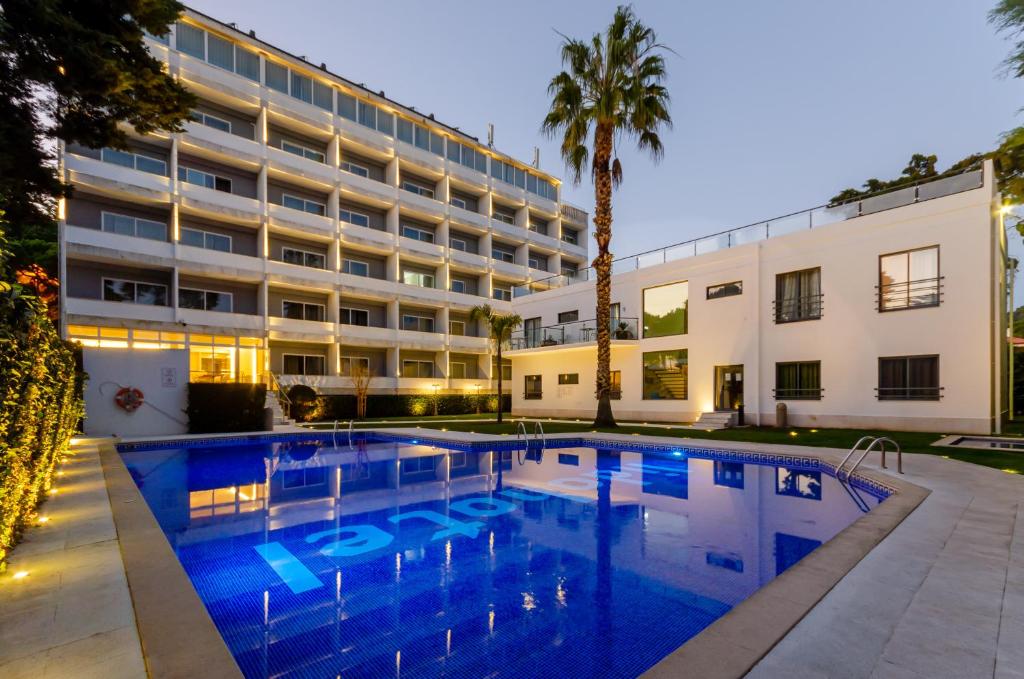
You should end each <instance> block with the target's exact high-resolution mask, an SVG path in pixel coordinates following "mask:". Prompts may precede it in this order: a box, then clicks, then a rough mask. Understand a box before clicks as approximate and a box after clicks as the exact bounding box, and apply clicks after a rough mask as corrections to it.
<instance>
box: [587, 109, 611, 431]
mask: <svg viewBox="0 0 1024 679" xmlns="http://www.w3.org/2000/svg"><path fill="white" fill-rule="evenodd" d="M612 132H613V130H612V125H611V124H610V123H598V124H597V129H596V131H595V134H594V199H595V201H596V203H597V205H596V207H595V209H594V227H595V228H594V239H595V240H596V241H597V257H595V258H594V261H593V266H594V271H595V272H596V273H597V310H596V314H595V317H596V319H597V389H596V394H597V416H596V417H595V418H594V426H595V427H615V426H616V424H615V416H614V415H612V400H611V360H612V345H611V328H610V327H609V325H610V324H611V302H612V299H611V298H612V254H611V251H610V250H609V248H610V246H611V240H612V173H611V165H610V161H611V155H612Z"/></svg>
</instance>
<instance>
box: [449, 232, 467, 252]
mask: <svg viewBox="0 0 1024 679" xmlns="http://www.w3.org/2000/svg"><path fill="white" fill-rule="evenodd" d="M448 247H450V248H451V249H452V250H458V251H460V252H466V241H464V240H463V239H461V238H456V237H455V236H451V237H450V238H448Z"/></svg>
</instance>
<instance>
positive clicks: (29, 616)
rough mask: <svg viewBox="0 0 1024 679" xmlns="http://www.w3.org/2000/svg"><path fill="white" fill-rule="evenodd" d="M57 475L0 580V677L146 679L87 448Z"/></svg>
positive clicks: (98, 474)
mask: <svg viewBox="0 0 1024 679" xmlns="http://www.w3.org/2000/svg"><path fill="white" fill-rule="evenodd" d="M60 471H62V472H63V474H62V475H61V476H59V477H58V478H57V484H56V487H57V489H58V492H57V494H56V495H54V496H53V497H51V498H49V499H48V500H47V501H46V503H45V504H44V505H43V507H42V510H43V511H42V515H43V516H47V517H49V521H48V522H46V523H45V524H42V525H39V526H35V527H33V528H32V529H30V530H29V531H28V532H27V534H26V535H25V538H24V540H23V541H22V542H21V543H20V544H19V545H18V547H17V548H16V549H15V550H14V552H13V553H12V555H11V559H10V563H9V564H8V571H7V573H5V574H4V575H3V576H2V577H0V677H3V678H4V679H22V678H23V677H24V678H26V679H27V678H29V677H31V678H32V679H48V678H50V677H54V678H57V677H59V678H60V679H67V678H68V677H74V678H75V679H88V678H92V677H95V678H96V679H122V678H124V679H134V678H136V677H140V678H141V677H145V676H146V667H145V664H144V662H143V659H142V648H141V646H140V645H139V637H138V633H137V632H136V629H135V614H134V611H133V609H132V601H131V596H130V594H129V592H128V582H127V580H126V579H125V575H124V567H123V565H122V563H121V552H120V549H119V548H118V542H117V534H116V532H115V531H114V523H113V520H112V518H111V514H110V502H109V500H108V498H107V489H106V485H105V484H104V481H103V471H102V469H101V468H100V460H99V455H98V454H97V449H96V446H95V445H81V446H75V448H74V454H73V455H71V456H69V457H68V459H67V461H66V462H65V463H64V464H63V465H62V466H61V468H60ZM19 571H25V572H28V575H27V576H26V577H24V578H21V579H16V578H15V577H14V574H15V573H18V572H19Z"/></svg>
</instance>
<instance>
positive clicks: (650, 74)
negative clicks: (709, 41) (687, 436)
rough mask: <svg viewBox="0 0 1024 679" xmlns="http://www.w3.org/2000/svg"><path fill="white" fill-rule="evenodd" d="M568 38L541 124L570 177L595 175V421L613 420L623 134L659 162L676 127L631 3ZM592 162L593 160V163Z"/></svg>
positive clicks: (648, 37)
mask: <svg viewBox="0 0 1024 679" xmlns="http://www.w3.org/2000/svg"><path fill="white" fill-rule="evenodd" d="M562 37H563V42H562V66H563V70H562V71H561V72H560V73H559V74H558V75H556V76H555V77H554V78H552V79H551V83H550V84H549V85H548V94H549V95H550V96H551V108H550V110H549V111H548V114H547V116H546V117H545V118H544V124H543V129H544V131H545V132H546V133H547V134H548V135H549V136H558V135H561V153H562V158H563V159H564V160H565V163H566V165H567V166H568V168H569V172H570V175H571V177H572V180H573V183H575V184H577V185H578V184H579V183H580V181H581V179H582V176H583V172H584V170H585V169H586V167H587V165H588V164H589V165H590V172H591V175H592V179H593V182H594V201H595V208H594V227H595V228H594V240H595V241H596V243H597V256H596V257H595V258H594V261H593V267H594V270H595V272H596V273H597V309H596V319H597V380H596V381H597V384H596V396H597V415H596V417H595V418H594V425H595V426H600V427H614V426H615V417H614V415H613V414H612V402H611V328H610V327H609V326H610V325H611V285H612V282H611V275H612V253H611V241H612V189H613V188H618V187H619V185H620V184H621V183H622V177H623V174H622V162H621V160H620V159H619V150H620V147H621V145H622V142H623V138H625V139H628V140H630V141H632V142H634V143H635V144H636V146H637V147H638V148H639V149H640V150H641V151H646V152H648V153H649V154H650V156H651V158H652V159H653V160H654V161H655V162H658V161H660V160H661V158H662V156H663V155H664V147H663V145H662V142H661V137H660V136H659V131H660V130H661V128H662V127H666V128H667V127H671V125H672V117H671V115H670V114H669V94H668V90H667V89H666V87H665V86H664V84H663V83H664V82H665V78H666V71H665V60H664V57H663V56H662V53H663V52H664V51H665V50H666V48H665V47H664V45H661V44H660V43H658V40H657V37H656V36H655V33H654V31H653V30H652V29H651V28H648V27H647V26H644V25H643V24H642V23H640V20H639V19H638V18H637V17H636V15H635V14H634V13H633V9H632V7H628V6H622V5H620V6H619V7H618V9H616V10H615V16H614V18H613V19H612V23H611V24H610V25H609V26H608V28H607V29H606V31H605V32H604V34H603V35H602V34H600V33H596V34H594V35H593V37H591V38H590V39H589V40H577V39H574V38H568V37H566V36H562ZM588 161H590V162H589V163H588Z"/></svg>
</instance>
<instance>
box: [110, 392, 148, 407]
mask: <svg viewBox="0 0 1024 679" xmlns="http://www.w3.org/2000/svg"><path fill="white" fill-rule="evenodd" d="M145 402H146V397H145V396H143V395H142V392H141V391H139V390H138V389H136V388H135V387H121V388H120V389H118V391H117V395H116V396H114V403H116V404H117V406H118V407H119V408H121V409H123V410H124V411H125V412H129V413H134V412H135V411H136V410H137V409H138V408H139V406H141V405H142V404H143V403H145Z"/></svg>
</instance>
